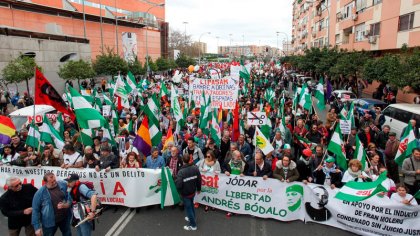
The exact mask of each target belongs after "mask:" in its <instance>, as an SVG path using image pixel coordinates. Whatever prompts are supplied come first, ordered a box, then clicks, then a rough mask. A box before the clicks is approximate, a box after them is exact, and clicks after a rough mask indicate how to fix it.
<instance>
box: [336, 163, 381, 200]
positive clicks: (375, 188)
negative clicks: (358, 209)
mask: <svg viewBox="0 0 420 236" xmlns="http://www.w3.org/2000/svg"><path fill="white" fill-rule="evenodd" d="M386 175H387V171H384V172H382V174H380V175H379V177H378V179H377V180H375V181H373V182H356V181H350V182H347V184H346V185H344V186H343V187H342V188H341V189H340V191H339V192H338V193H337V194H336V195H335V198H338V199H340V200H344V201H348V202H360V201H363V200H366V199H368V198H370V197H372V196H374V195H376V194H377V193H380V192H387V191H388V190H387V189H386V188H385V187H384V186H382V183H383V182H384V181H385V180H386V178H387V177H386Z"/></svg>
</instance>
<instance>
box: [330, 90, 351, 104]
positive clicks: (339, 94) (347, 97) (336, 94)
mask: <svg viewBox="0 0 420 236" xmlns="http://www.w3.org/2000/svg"><path fill="white" fill-rule="evenodd" d="M356 98H357V96H356V94H354V93H353V92H351V91H348V90H334V91H333V92H332V93H331V97H330V103H332V102H334V100H336V99H340V100H341V101H342V102H347V101H353V100H355V99H356Z"/></svg>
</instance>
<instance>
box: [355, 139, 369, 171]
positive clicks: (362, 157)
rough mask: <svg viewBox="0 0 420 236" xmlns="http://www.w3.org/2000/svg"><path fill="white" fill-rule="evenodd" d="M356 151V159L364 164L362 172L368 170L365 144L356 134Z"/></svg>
mask: <svg viewBox="0 0 420 236" xmlns="http://www.w3.org/2000/svg"><path fill="white" fill-rule="evenodd" d="M355 143H356V150H355V152H354V159H357V160H359V161H360V163H362V171H363V170H365V169H366V157H367V155H366V151H365V149H364V147H363V143H362V142H361V141H360V139H359V135H358V134H356V142H355Z"/></svg>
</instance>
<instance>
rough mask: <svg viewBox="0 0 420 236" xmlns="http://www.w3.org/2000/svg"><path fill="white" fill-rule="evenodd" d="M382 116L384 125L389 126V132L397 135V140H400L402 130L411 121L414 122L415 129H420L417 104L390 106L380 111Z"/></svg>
mask: <svg viewBox="0 0 420 236" xmlns="http://www.w3.org/2000/svg"><path fill="white" fill-rule="evenodd" d="M382 114H383V115H384V116H385V125H389V126H390V127H391V130H392V131H393V132H395V133H397V138H400V136H401V132H402V130H403V129H404V127H406V126H407V124H408V122H409V121H410V120H411V119H414V120H416V128H417V129H419V128H420V105H419V104H408V103H397V104H391V105H389V106H387V107H386V108H385V109H384V110H383V111H382Z"/></svg>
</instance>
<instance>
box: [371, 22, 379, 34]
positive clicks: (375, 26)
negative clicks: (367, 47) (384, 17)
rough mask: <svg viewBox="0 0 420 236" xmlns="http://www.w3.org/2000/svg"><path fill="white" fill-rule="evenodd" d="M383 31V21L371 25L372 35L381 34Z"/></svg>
mask: <svg viewBox="0 0 420 236" xmlns="http://www.w3.org/2000/svg"><path fill="white" fill-rule="evenodd" d="M380 32H381V23H380V22H378V23H376V24H371V25H370V34H369V35H371V36H375V35H379V34H380Z"/></svg>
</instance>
